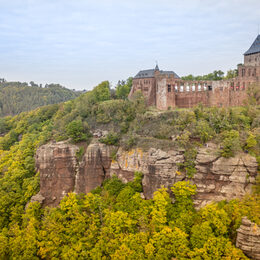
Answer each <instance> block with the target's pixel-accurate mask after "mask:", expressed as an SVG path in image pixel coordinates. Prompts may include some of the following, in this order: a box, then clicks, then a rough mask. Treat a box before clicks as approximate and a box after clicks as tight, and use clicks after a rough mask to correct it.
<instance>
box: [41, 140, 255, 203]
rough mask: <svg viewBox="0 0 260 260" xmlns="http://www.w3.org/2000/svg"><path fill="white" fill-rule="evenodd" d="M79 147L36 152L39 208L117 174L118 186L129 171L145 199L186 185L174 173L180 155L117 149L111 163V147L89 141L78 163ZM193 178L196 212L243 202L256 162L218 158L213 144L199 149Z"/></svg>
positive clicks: (248, 158)
mask: <svg viewBox="0 0 260 260" xmlns="http://www.w3.org/2000/svg"><path fill="white" fill-rule="evenodd" d="M78 149H79V148H78V147H77V146H75V145H72V144H69V143H66V142H58V143H50V144H47V145H43V146H41V147H40V148H39V149H38V150H37V153H36V166H37V169H38V171H39V172H40V179H41V181H40V186H41V188H40V195H41V196H43V198H44V199H41V200H42V203H43V205H48V206H57V205H58V204H59V202H60V200H61V199H62V198H63V197H64V196H65V195H66V194H67V193H68V192H72V191H74V192H76V193H87V192H90V191H91V190H93V189H94V188H96V187H97V186H100V185H101V184H102V182H103V181H104V179H105V178H107V177H109V176H110V177H111V176H112V175H113V174H116V175H117V176H118V177H119V178H120V179H121V180H122V181H123V182H128V181H131V180H133V178H134V172H135V171H140V172H142V173H143V174H144V177H143V180H142V184H143V192H144V196H145V198H148V199H149V198H152V196H153V193H154V192H155V191H156V190H157V189H158V188H160V187H161V186H164V187H166V188H170V187H171V186H172V185H173V184H174V183H176V182H177V181H180V180H185V179H186V178H187V177H186V176H185V174H183V173H181V172H179V171H178V164H179V163H182V162H183V161H184V156H183V151H181V150H171V151H168V152H165V151H162V150H160V149H154V148H150V149H149V150H148V151H143V150H142V149H139V148H136V149H133V150H131V151H124V150H123V149H122V148H119V149H118V151H117V154H116V158H114V159H116V160H112V159H111V154H112V151H115V148H114V147H111V146H107V145H105V144H101V143H99V142H98V141H97V140H96V139H94V140H93V143H91V144H90V145H89V146H88V147H87V149H86V152H85V154H84V155H83V159H82V160H81V162H78V160H77V158H76V153H77V151H78ZM196 169H197V173H196V174H195V175H194V177H193V179H192V180H191V181H192V182H193V183H194V184H196V186H197V195H196V196H195V198H194V202H195V205H196V207H197V208H199V207H202V206H204V205H205V204H207V203H210V202H212V201H220V200H230V199H233V198H240V197H243V196H244V195H245V194H246V193H247V192H250V190H251V186H252V184H253V183H254V182H255V178H256V175H257V162H256V159H255V158H254V157H252V156H250V155H248V154H244V153H243V154H242V153H241V154H238V155H236V156H235V157H233V158H222V157H219V155H218V153H217V147H216V146H215V145H214V144H208V145H207V147H206V146H205V147H202V148H200V149H199V150H198V155H197V158H196Z"/></svg>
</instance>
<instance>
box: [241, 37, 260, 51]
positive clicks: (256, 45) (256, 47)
mask: <svg viewBox="0 0 260 260" xmlns="http://www.w3.org/2000/svg"><path fill="white" fill-rule="evenodd" d="M259 52H260V34H259V35H258V36H257V37H256V39H255V41H254V42H253V44H252V45H251V47H250V48H249V50H248V51H246V52H245V53H244V55H250V54H254V53H259Z"/></svg>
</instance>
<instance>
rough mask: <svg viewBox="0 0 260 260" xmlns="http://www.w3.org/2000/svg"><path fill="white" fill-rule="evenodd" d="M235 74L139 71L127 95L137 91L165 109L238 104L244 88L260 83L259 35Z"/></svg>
mask: <svg viewBox="0 0 260 260" xmlns="http://www.w3.org/2000/svg"><path fill="white" fill-rule="evenodd" d="M237 69H238V74H237V77H235V78H232V79H228V80H218V81H207V80H206V81H204V80H182V79H181V78H180V77H179V76H178V75H177V74H176V73H175V72H174V71H163V70H159V67H158V65H156V67H155V68H154V69H149V70H141V71H139V72H138V73H137V75H136V76H135V77H134V78H133V85H132V88H131V91H130V94H129V98H130V99H131V97H132V96H133V94H134V93H135V92H136V91H141V92H142V93H143V95H144V97H145V98H146V101H147V104H148V105H149V106H156V107H157V108H158V109H161V110H166V109H168V108H169V107H171V108H175V107H179V108H189V107H193V106H195V105H197V104H199V103H202V104H203V105H205V106H218V107H228V106H240V105H243V101H244V100H245V99H246V97H247V93H246V89H247V87H248V86H249V85H250V84H252V83H257V82H259V83H260V35H258V36H257V38H256V39H255V41H254V42H253V44H252V45H251V47H250V48H249V49H248V51H246V52H245V53H244V64H239V65H238V67H237Z"/></svg>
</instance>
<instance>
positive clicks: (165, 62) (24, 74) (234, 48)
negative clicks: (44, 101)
mask: <svg viewBox="0 0 260 260" xmlns="http://www.w3.org/2000/svg"><path fill="white" fill-rule="evenodd" d="M0 8H1V12H0V53H1V58H0V78H1V77H5V78H6V79H7V80H9V81H11V80H12V81H27V82H28V81H31V80H33V81H35V82H36V83H43V84H45V83H51V82H55V83H60V84H62V85H64V86H66V87H68V88H75V89H84V88H85V89H91V88H92V87H93V86H95V85H97V84H98V83H99V82H101V81H103V80H109V81H110V82H111V83H112V84H115V83H116V82H117V80H119V79H126V78H127V77H129V76H134V75H135V74H136V73H137V72H138V71H139V70H140V69H149V68H153V67H154V66H155V60H158V62H159V67H160V69H164V70H174V71H175V72H176V73H177V74H178V75H179V76H182V75H187V74H194V75H198V74H206V73H209V72H212V71H213V70H214V69H221V70H223V71H227V70H228V69H230V68H235V67H236V65H237V64H238V63H241V62H242V61H243V56H242V54H243V53H244V52H245V51H246V50H247V49H248V48H249V47H250V45H251V44H252V42H253V41H254V39H255V38H256V36H257V27H258V24H259V23H260V1H259V0H243V1H242V0H182V1H175V0H171V1H170V0H160V1H158V0H149V1H148V0H139V1H136V0H131V1H128V0H121V1H118V0H111V1H110V0H97V1H89V0H74V1H73V0H0Z"/></svg>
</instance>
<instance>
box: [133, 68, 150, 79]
mask: <svg viewBox="0 0 260 260" xmlns="http://www.w3.org/2000/svg"><path fill="white" fill-rule="evenodd" d="M153 77H154V69H150V70H140V71H139V72H138V73H137V74H136V76H135V78H153Z"/></svg>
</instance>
